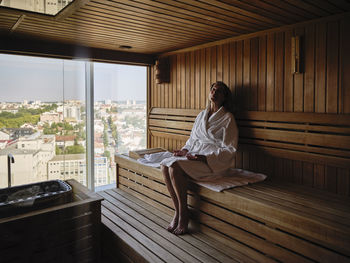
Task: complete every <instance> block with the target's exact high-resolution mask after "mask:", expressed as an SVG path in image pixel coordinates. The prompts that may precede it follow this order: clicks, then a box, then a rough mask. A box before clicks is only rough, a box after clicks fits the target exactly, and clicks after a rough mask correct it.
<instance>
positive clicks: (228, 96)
mask: <svg viewBox="0 0 350 263" xmlns="http://www.w3.org/2000/svg"><path fill="white" fill-rule="evenodd" d="M215 86H216V87H218V88H221V89H222V90H223V92H224V96H225V100H224V102H223V104H222V106H223V107H224V108H225V110H226V111H229V112H231V113H233V97H232V92H231V90H230V89H229V87H228V86H227V85H226V84H225V83H224V82H222V81H217V82H214V83H213V84H211V86H210V90H211V89H212V88H213V87H215ZM209 105H210V103H209ZM209 105H208V106H209Z"/></svg>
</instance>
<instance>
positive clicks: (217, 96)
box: [209, 85, 225, 106]
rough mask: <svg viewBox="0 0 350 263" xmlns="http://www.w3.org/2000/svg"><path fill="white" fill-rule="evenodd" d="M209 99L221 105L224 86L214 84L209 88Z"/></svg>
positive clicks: (223, 99)
mask: <svg viewBox="0 0 350 263" xmlns="http://www.w3.org/2000/svg"><path fill="white" fill-rule="evenodd" d="M209 100H210V101H211V102H213V103H215V104H216V105H218V106H221V105H222V104H223V103H224V101H225V94H224V88H223V87H220V86H216V85H214V86H213V87H212V88H211V89H210V93H209Z"/></svg>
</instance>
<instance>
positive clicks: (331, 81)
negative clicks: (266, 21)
mask: <svg viewBox="0 0 350 263" xmlns="http://www.w3.org/2000/svg"><path fill="white" fill-rule="evenodd" d="M349 28H350V16H349V15H344V16H339V17H332V18H328V19H323V20H318V21H314V22H309V23H304V24H299V25H295V26H289V27H285V28H279V29H275V30H271V31H266V32H260V33H257V34H254V35H249V36H245V37H244V36H243V37H240V38H236V39H234V38H233V39H231V40H228V41H221V42H217V43H216V44H215V45H210V44H207V45H206V46H205V45H203V46H201V47H194V48H193V49H190V50H184V51H182V52H181V51H180V52H176V53H173V54H169V56H170V61H171V80H170V83H168V84H156V81H155V74H154V69H153V70H151V85H150V90H149V94H150V103H149V105H150V107H164V108H190V109H203V108H204V107H205V106H206V102H207V97H208V91H209V87H210V84H211V83H213V82H215V81H218V80H222V81H224V82H225V83H227V84H228V86H229V87H230V89H231V90H232V92H233V94H234V95H235V105H236V110H238V111H242V110H243V111H244V110H250V111H278V112H315V113H336V114H350V48H349V47H350V36H349V33H348V30H349ZM294 35H299V36H302V47H303V60H304V61H303V63H302V64H303V68H304V73H302V74H291V55H290V54H291V37H292V36H294ZM349 125H350V124H349ZM183 143H184V142H182V141H175V140H171V139H164V138H158V137H152V136H151V138H150V145H149V146H150V147H165V148H168V149H170V150H172V149H174V148H179V147H182V145H183ZM236 166H237V167H243V168H245V169H250V170H255V171H260V172H265V173H266V174H268V175H269V176H270V177H280V178H283V179H285V180H287V181H291V182H295V183H299V184H304V185H309V186H313V187H315V188H319V189H326V190H328V191H331V192H335V193H338V194H341V195H350V193H349V191H350V190H349V189H350V180H349V170H348V169H342V168H337V167H329V166H325V165H319V164H313V163H309V162H307V161H305V162H304V161H295V160H288V159H280V158H272V157H269V156H266V155H264V156H262V155H260V154H258V153H248V152H239V153H238V155H237V160H236ZM310 174H311V175H312V176H311V177H310Z"/></svg>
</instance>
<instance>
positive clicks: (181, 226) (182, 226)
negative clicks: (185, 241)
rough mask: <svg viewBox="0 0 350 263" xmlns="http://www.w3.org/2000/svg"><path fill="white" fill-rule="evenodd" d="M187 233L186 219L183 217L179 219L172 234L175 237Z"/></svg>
mask: <svg viewBox="0 0 350 263" xmlns="http://www.w3.org/2000/svg"><path fill="white" fill-rule="evenodd" d="M187 231H188V217H187V216H184V217H182V218H179V223H178V225H177V227H176V228H175V229H174V231H173V234H175V235H183V234H186V233H187Z"/></svg>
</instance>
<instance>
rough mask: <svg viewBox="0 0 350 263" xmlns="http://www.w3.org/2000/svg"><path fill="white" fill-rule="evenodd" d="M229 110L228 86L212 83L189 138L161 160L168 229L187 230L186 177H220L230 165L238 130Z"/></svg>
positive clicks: (231, 165) (230, 97) (235, 146)
mask: <svg viewBox="0 0 350 263" xmlns="http://www.w3.org/2000/svg"><path fill="white" fill-rule="evenodd" d="M231 111H232V95H231V91H230V89H229V88H228V87H227V86H226V85H225V84H224V83H223V82H221V81H219V82H215V83H214V84H212V85H211V88H210V93H209V105H208V107H207V108H206V109H205V110H203V111H202V112H200V113H199V115H198V116H197V118H196V120H195V122H194V125H193V128H192V131H191V135H190V138H189V139H188V140H187V142H186V145H185V146H184V147H183V148H182V149H181V150H176V151H174V156H173V157H170V158H167V159H164V160H163V161H162V162H161V169H162V173H163V176H164V180H165V183H166V185H167V188H168V191H169V193H170V196H171V199H172V201H173V203H174V207H175V214H174V218H173V220H172V221H171V222H170V224H169V226H168V228H167V229H168V231H170V232H172V233H174V234H176V235H181V234H185V233H186V232H187V228H188V221H189V218H188V210H187V184H188V177H190V178H192V179H194V180H197V181H200V180H205V179H208V178H215V177H219V176H223V175H224V174H225V172H226V171H227V170H228V169H229V168H231V167H233V162H234V156H235V152H236V149H237V140H238V130H237V125H236V122H235V119H234V117H233V115H232V113H231Z"/></svg>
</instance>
